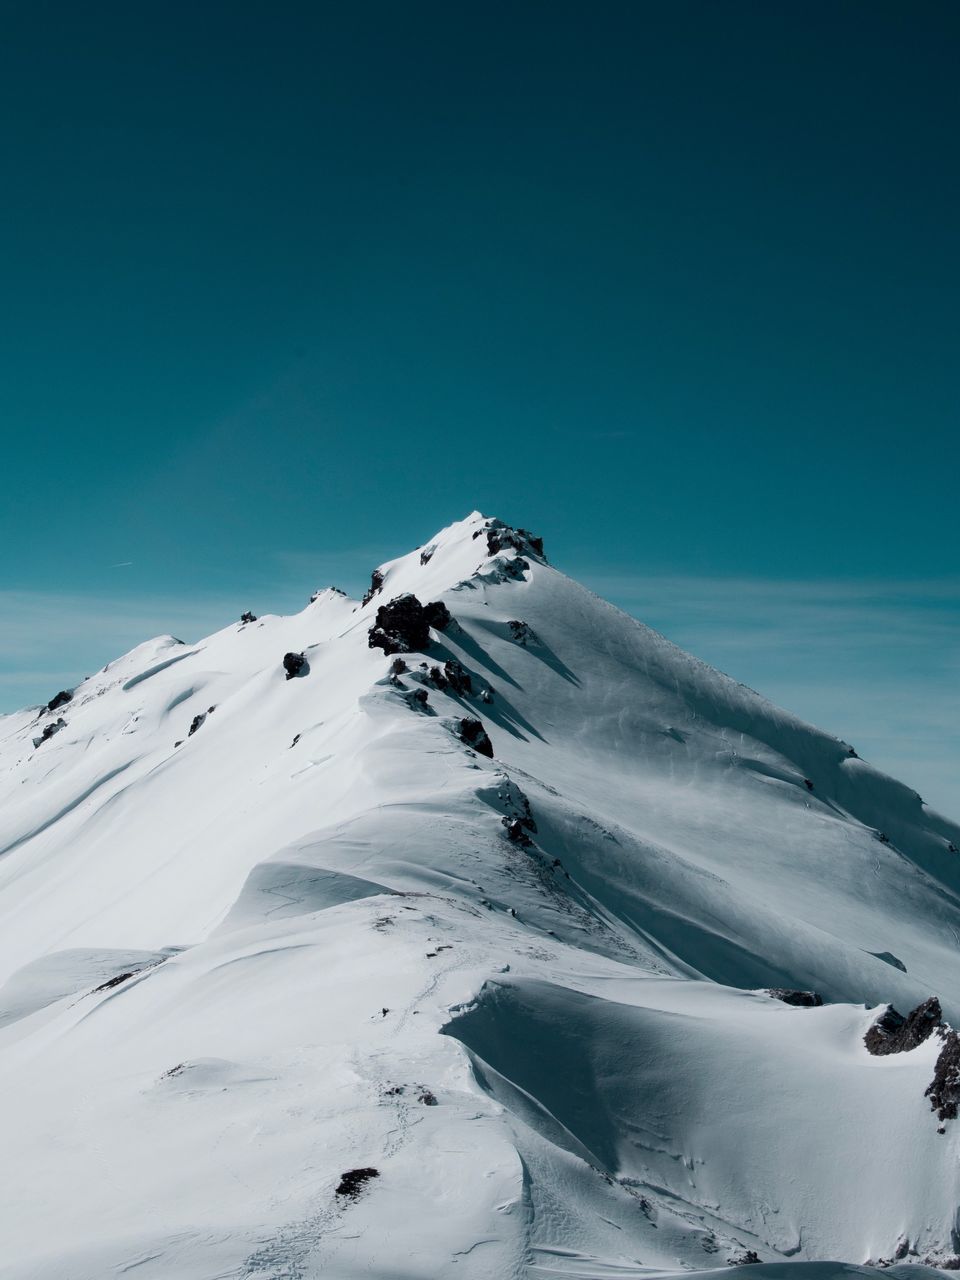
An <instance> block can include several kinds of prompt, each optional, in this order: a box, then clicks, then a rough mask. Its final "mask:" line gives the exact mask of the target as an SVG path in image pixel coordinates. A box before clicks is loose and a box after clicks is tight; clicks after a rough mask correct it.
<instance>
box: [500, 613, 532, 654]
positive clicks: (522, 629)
mask: <svg viewBox="0 0 960 1280" xmlns="http://www.w3.org/2000/svg"><path fill="white" fill-rule="evenodd" d="M507 626H508V627H509V628H510V639H511V640H514V641H516V643H517V644H522V645H523V646H524V648H526V646H527V645H528V644H536V643H537V633H536V632H535V631H534V629H533V627H531V626H530V624H529V623H527V622H524V621H523V620H522V619H521V618H511V619H510V621H509V622H508V623H507Z"/></svg>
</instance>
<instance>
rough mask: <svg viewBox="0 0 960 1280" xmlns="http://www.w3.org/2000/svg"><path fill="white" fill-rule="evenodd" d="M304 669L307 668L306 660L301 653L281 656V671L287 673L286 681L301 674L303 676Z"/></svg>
mask: <svg viewBox="0 0 960 1280" xmlns="http://www.w3.org/2000/svg"><path fill="white" fill-rule="evenodd" d="M304 668H306V669H307V670H309V668H307V660H306V658H305V657H304V656H303V654H302V653H285V654H284V655H283V669H284V671H285V672H286V673H287V679H288V680H292V679H293V678H294V676H298V675H300V674H301V673H304V674H305V671H304Z"/></svg>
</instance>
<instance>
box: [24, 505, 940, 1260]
mask: <svg viewBox="0 0 960 1280" xmlns="http://www.w3.org/2000/svg"><path fill="white" fill-rule="evenodd" d="M378 584H379V590H376V591H375V592H374V594H373V595H372V597H371V598H370V599H369V601H368V602H367V603H366V604H363V605H361V604H360V603H359V602H358V601H355V600H351V599H348V598H347V597H346V596H344V595H342V594H340V593H339V592H337V591H334V590H327V591H323V592H321V593H319V594H318V595H317V596H316V598H315V599H314V600H313V601H312V602H311V603H310V604H309V605H308V607H307V608H305V609H304V611H303V612H302V613H300V614H298V615H296V616H294V617H261V618H259V619H256V620H253V621H249V622H246V623H239V622H238V623H234V624H232V625H230V626H228V627H226V628H225V629H224V630H223V631H220V632H218V633H217V634H216V635H213V636H210V637H209V638H207V639H206V640H202V641H199V642H197V643H195V644H182V643H181V642H180V641H178V640H174V639H173V638H171V637H169V636H168V637H161V638H159V639H156V640H152V641H149V642H147V643H145V644H143V645H141V646H140V647H139V648H137V649H134V650H133V651H132V652H131V653H129V654H127V655H126V656H125V657H122V658H120V659H118V660H117V661H116V662H113V663H111V664H109V665H108V666H107V667H106V668H104V670H103V671H101V672H99V673H98V674H96V675H95V676H92V677H90V678H88V679H86V680H84V681H83V682H82V683H81V684H80V685H78V686H77V688H76V689H75V690H73V697H72V699H71V700H69V701H65V702H64V703H63V705H61V706H59V707H57V708H55V709H54V710H47V709H45V708H44V709H38V708H31V709H29V710H27V711H24V712H21V713H19V714H15V715H10V716H5V717H2V718H0V1151H2V1158H0V1178H2V1188H0V1276H3V1277H16V1278H17V1280H26V1278H27V1277H30V1278H31V1280H88V1278H89V1280H102V1278H103V1277H112V1276H120V1275H124V1276H133V1277H136V1280H161V1278H163V1280H166V1278H168V1277H177V1278H181V1277H182V1278H184V1280H214V1277H259V1278H261V1280H263V1278H267V1280H269V1278H270V1277H273V1278H276V1280H280V1278H284V1280H286V1278H290V1280H312V1278H313V1277H320V1276H323V1277H331V1278H333V1280H339V1278H341V1277H342V1278H344V1280H352V1278H353V1277H361V1276H363V1277H371V1276H372V1277H381V1278H383V1280H414V1278H417V1280H420V1278H427V1277H431V1278H433V1277H438V1278H439V1277H450V1276H456V1277H462V1278H463V1280H468V1278H470V1277H475V1278H477V1280H479V1278H481V1277H482V1278H483V1280H499V1278H500V1277H517V1278H519V1277H524V1278H530V1280H533V1278H540V1280H543V1278H545V1277H580V1278H581V1280H593V1278H597V1280H599V1278H600V1277H614V1276H616V1277H621V1278H622V1277H637V1276H641V1275H647V1274H649V1273H650V1272H654V1271H658V1272H677V1271H681V1270H684V1271H690V1270H707V1269H713V1268H722V1269H724V1271H725V1273H728V1272H729V1269H730V1266H731V1264H734V1265H735V1264H737V1263H743V1264H746V1263H747V1262H752V1260H753V1259H752V1255H756V1257H758V1258H759V1259H760V1262H761V1265H760V1266H756V1265H754V1266H753V1269H752V1270H751V1271H750V1272H748V1273H745V1274H747V1275H749V1276H750V1277H751V1280H759V1278H761V1277H764V1276H766V1275H767V1274H773V1273H771V1272H770V1267H769V1265H764V1264H780V1266H779V1268H776V1267H775V1269H776V1270H778V1271H779V1270H783V1269H784V1268H786V1267H788V1266H789V1267H790V1268H792V1271H791V1275H792V1274H793V1272H797V1273H798V1274H799V1273H801V1272H802V1273H803V1274H804V1275H805V1276H813V1277H815V1276H823V1277H834V1276H837V1275H839V1274H841V1273H848V1272H849V1273H851V1274H852V1273H853V1267H851V1266H839V1265H830V1266H825V1267H818V1266H816V1265H813V1264H816V1263H843V1264H854V1266H860V1265H861V1264H865V1263H868V1262H871V1263H875V1264H879V1263H881V1262H887V1261H894V1262H895V1263H896V1265H895V1267H894V1272H895V1274H898V1275H906V1274H908V1273H909V1265H910V1264H911V1263H917V1262H921V1261H923V1262H926V1263H928V1264H929V1263H938V1262H939V1263H944V1262H949V1261H950V1260H951V1259H952V1258H953V1257H954V1255H955V1254H956V1253H957V1251H958V1248H960V1235H958V1233H960V1225H958V1216H957V1215H958V1209H960V1165H958V1160H960V1150H958V1132H960V1121H952V1120H946V1121H944V1122H940V1121H938V1118H937V1115H936V1114H935V1113H934V1111H933V1110H932V1109H931V1103H930V1100H929V1098H927V1097H925V1090H926V1088H927V1086H928V1085H929V1084H930V1082H931V1080H932V1078H933V1074H934V1064H935V1062H936V1060H937V1056H938V1052H939V1049H940V1044H941V1039H940V1038H939V1037H938V1036H931V1037H930V1038H929V1039H927V1040H926V1041H925V1042H924V1043H922V1044H921V1045H920V1046H919V1047H917V1048H915V1049H912V1050H911V1051H909V1052H904V1053H897V1054H890V1055H888V1056H883V1057H874V1056H871V1054H869V1053H868V1052H867V1051H866V1049H865V1047H864V1043H863V1036H864V1033H865V1031H866V1030H867V1028H868V1027H869V1026H870V1025H871V1023H872V1022H873V1021H874V1020H875V1019H876V1017H877V1016H878V1014H879V1013H880V1012H881V1011H882V1010H881V1009H879V1008H877V1006H885V1005H886V1004H887V1003H892V1004H894V1005H895V1006H896V1007H897V1008H898V1009H899V1010H901V1012H903V1013H906V1012H907V1011H908V1010H909V1009H912V1008H913V1007H914V1006H915V1005H917V1004H919V1003H920V1002H921V1001H922V1000H924V999H925V998H926V997H927V996H930V995H937V996H939V998H940V1001H941V1003H942V1006H943V1013H944V1017H945V1018H946V1019H947V1020H948V1021H950V1022H952V1023H953V1024H954V1025H957V1024H958V1023H960V855H958V854H957V852H956V848H957V845H958V844H960V829H958V828H957V826H955V825H954V824H952V823H950V822H947V821H946V820H945V819H943V818H941V817H938V816H937V815H936V814H934V813H932V812H930V811H929V810H928V809H927V808H926V807H925V806H924V805H923V804H922V802H921V800H920V798H919V797H918V796H917V795H916V793H915V792H913V791H911V790H910V789H909V788H907V787H905V786H903V785H901V784H900V783H897V782H895V781H893V780H891V779H890V778H887V777H885V776H883V775H882V774H880V773H878V772H877V771H876V770H874V769H873V768H871V766H870V765H869V764H867V763H866V762H864V761H863V760H861V759H859V758H857V757H856V756H855V755H854V754H851V749H850V748H849V747H848V745H847V744H845V743H842V742H840V741H838V740H837V739H835V738H832V737H830V736H829V735H827V734H824V733H821V732H819V731H818V730H816V729H814V728H812V727H811V726H809V725H806V724H804V723H802V722H800V721H798V720H797V719H795V718H794V717H793V716H791V715H789V714H787V713H786V712H783V711H781V710H779V709H777V708H776V707H774V706H772V705H771V704H770V703H768V702H766V701H764V699H762V698H761V697H759V696H758V695H757V694H755V693H753V692H752V691H751V690H749V689H746V688H744V687H743V686H741V685H738V684H736V683H734V682H733V681H731V680H729V679H728V678H727V677H725V676H723V675H721V674H719V673H718V672H716V671H714V670H712V669H711V668H709V667H707V666H705V665H703V664H702V663H700V662H698V661H696V660H695V659H693V658H691V657H689V656H687V655H686V654H684V653H682V652H681V651H680V650H678V649H676V648H675V647H674V646H673V645H671V644H669V643H668V642H667V641H666V640H664V639H663V638H662V637H661V636H659V635H657V634H656V633H655V632H652V631H650V630H648V629H647V628H645V627H643V626H641V625H640V624H639V623H637V622H636V621H634V620H633V619H631V618H629V617H627V616H626V615H624V614H623V613H621V612H619V611H618V610H617V609H615V608H613V607H611V606H610V605H608V604H605V603H604V602H603V601H602V600H599V599H598V598H597V597H596V596H594V595H592V594H591V593H590V592H588V591H586V590H585V589H584V588H582V587H580V586H579V585H578V584H577V583H575V582H572V581H571V580H570V579H568V578H566V577H564V576H563V574H561V573H559V572H557V571H556V570H555V569H553V568H552V567H550V566H549V565H548V564H547V562H546V560H545V559H544V557H543V555H542V554H541V552H540V545H539V542H538V540H537V539H533V538H532V537H531V535H528V534H525V533H524V532H523V531H522V530H521V531H512V530H507V529H505V528H503V527H502V526H500V525H499V522H490V521H488V520H487V519H486V518H485V517H483V516H481V515H480V514H479V513H474V514H473V515H471V516H470V517H468V519H466V520H465V521H462V522H461V523H459V524H455V525H452V526H451V527H450V528H448V529H445V530H443V531H442V532H441V533H440V534H439V535H437V537H436V538H434V539H433V540H432V541H431V542H430V543H428V544H426V545H425V546H424V547H423V548H418V549H417V550H416V551H414V552H412V553H411V554H410V555H407V556H404V557H401V558H400V559H398V560H395V561H392V562H391V563H389V564H387V565H384V566H382V567H381V571H380V574H379V575H375V580H374V584H373V585H374V587H376V586H377V585H378ZM405 593H412V594H414V595H415V596H416V597H417V599H418V600H419V602H420V603H422V604H424V605H426V604H428V603H431V602H435V601H439V602H442V603H443V604H445V605H446V607H447V609H448V610H449V613H450V615H451V621H450V622H449V624H447V625H446V626H442V623H441V627H442V629H437V627H433V628H432V629H431V630H430V631H429V633H428V636H429V638H428V640H427V641H426V642H425V643H423V644H421V646H420V648H419V650H418V651H416V652H407V653H404V654H402V655H401V656H400V659H399V663H397V666H398V667H403V668H404V669H402V670H400V669H397V670H395V669H393V668H394V664H395V662H396V661H397V660H396V658H395V656H394V655H392V654H391V655H389V656H388V655H387V654H385V653H384V652H382V651H381V650H380V649H378V648H371V647H370V645H369V643H368V636H369V632H370V629H371V627H372V626H373V625H374V623H375V619H376V616H377V612H378V609H380V608H381V606H383V605H386V604H388V603H389V602H390V601H391V600H393V599H395V598H396V597H398V596H401V595H404V594H405ZM441 613H442V611H441ZM300 653H302V654H303V656H304V658H305V663H304V666H303V668H302V669H301V670H300V671H299V672H297V674H296V675H295V676H294V677H293V678H291V679H288V678H287V672H286V671H285V669H284V666H283V659H284V656H285V655H286V654H300ZM421 664H425V665H423V666H421ZM457 664H459V666H458V665H457ZM461 667H462V669H463V670H462V672H461V671H460V668H461ZM434 669H435V670H434ZM451 673H452V674H451ZM464 675H465V676H467V677H469V688H466V687H465V683H464V678H463V677H464ZM451 680H452V683H451ZM55 692H56V691H55V690H51V695H52V694H54V693H55ZM424 694H425V695H426V699H425V700H424ZM465 718H468V719H479V720H480V721H482V724H483V727H484V729H485V730H486V732H487V734H488V735H489V739H490V742H491V743H492V750H493V757H492V758H488V757H487V756H486V755H484V754H482V752H479V751H476V750H473V749H472V748H471V747H470V746H469V745H468V744H467V742H466V741H464V740H463V739H464V736H467V737H468V738H469V729H468V730H467V732H466V735H465V731H464V726H463V724H462V723H461V722H462V721H463V720H464V719H465ZM60 720H62V721H63V722H64V723H63V724H62V725H58V722H59V721H60ZM192 726H194V731H193V732H192V733H191V732H190V730H191V727H192ZM51 729H53V730H54V731H53V732H49V731H50V730H51ZM45 732H46V733H47V736H46V738H44V737H43V735H44V733H45ZM474 741H475V742H477V741H478V740H476V739H474ZM35 743H38V744H39V745H35ZM478 745H479V743H478ZM767 988H790V989H794V988H795V989H801V990H811V991H815V992H817V993H818V994H819V995H820V996H821V997H822V998H823V1001H824V1004H823V1006H822V1007H814V1008H806V1007H794V1006H791V1005H789V1004H786V1003H784V1002H783V1001H782V1000H779V999H776V998H774V997H772V996H771V995H769V994H767V991H766V989H767ZM350 1170H361V1171H366V1173H364V1174H362V1175H361V1176H360V1177H359V1178H355V1179H354V1180H353V1182H352V1183H351V1182H350V1181H349V1180H348V1181H347V1183H345V1184H342V1183H341V1178H342V1175H343V1174H344V1173H346V1172H348V1171H350ZM374 1171H375V1172H374ZM338 1188H340V1189H339V1190H338Z"/></svg>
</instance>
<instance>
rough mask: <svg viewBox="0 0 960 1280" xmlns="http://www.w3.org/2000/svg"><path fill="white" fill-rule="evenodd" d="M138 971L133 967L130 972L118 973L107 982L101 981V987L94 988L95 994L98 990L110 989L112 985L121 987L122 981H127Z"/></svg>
mask: <svg viewBox="0 0 960 1280" xmlns="http://www.w3.org/2000/svg"><path fill="white" fill-rule="evenodd" d="M135 972H136V971H135V970H133V969H131V970H130V972H129V973H118V974H117V975H116V977H114V978H108V979H107V980H106V982H101V983H100V985H99V987H94V988H93V994H94V995H96V994H97V992H98V991H109V990H110V989H111V988H112V987H119V985H120V983H121V982H126V980H127V979H128V978H132V977H133V975H134V973H135Z"/></svg>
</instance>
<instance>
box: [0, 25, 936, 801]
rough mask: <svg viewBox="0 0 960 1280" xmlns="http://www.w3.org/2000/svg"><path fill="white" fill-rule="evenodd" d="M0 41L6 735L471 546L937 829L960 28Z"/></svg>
mask: <svg viewBox="0 0 960 1280" xmlns="http://www.w3.org/2000/svg"><path fill="white" fill-rule="evenodd" d="M0 13H2V15H3V27H2V36H3V38H2V40H0V104H2V111H0V174H2V192H3V194H2V199H0V287H2V295H0V296H2V299H3V305H2V308H0V428H2V434H3V453H2V459H3V465H2V469H0V494H2V503H0V707H6V708H8V709H9V708H12V707H15V706H18V705H21V704H23V703H25V702H28V701H31V700H36V699H38V698H40V697H41V696H43V697H46V696H49V692H53V691H55V689H54V688H51V686H55V687H59V686H60V684H62V683H70V682H73V681H75V680H76V679H77V678H78V677H79V676H82V675H83V674H85V672H86V671H87V670H88V669H90V668H91V667H93V666H96V665H101V664H102V663H103V662H104V661H106V660H107V659H108V658H110V657H112V656H114V655H115V654H116V653H117V652H119V651H120V650H121V649H123V648H124V647H129V645H130V644H132V643H134V642H135V641H137V640H139V639H141V638H143V637H144V636H145V635H146V634H149V633H151V632H155V631H158V630H162V631H166V630H171V631H175V632H176V631H181V632H195V633H199V631H202V630H205V629H206V630H209V629H210V628H211V627H212V626H214V625H219V624H221V623H222V622H224V621H225V620H226V619H228V618H229V617H231V616H233V615H234V614H235V613H236V612H237V611H238V610H239V609H240V608H246V607H252V608H254V609H257V610H266V609H274V610H282V609H290V608H294V607H299V605H300V604H301V603H302V602H303V600H304V599H305V596H306V595H307V594H308V593H309V591H310V589H312V588H313V587H314V586H316V585H318V584H319V583H322V582H326V581H334V582H339V583H340V584H341V585H343V586H345V587H347V588H351V587H354V588H355V587H356V586H358V585H359V584H360V583H362V581H363V579H364V578H365V577H366V575H367V574H368V572H369V569H370V567H371V566H372V565H373V564H375V563H376V562H377V561H378V560H380V559H383V558H385V557H387V556H390V555H393V554H396V553H398V552H400V551H403V550H406V549H408V548H409V547H410V546H413V545H414V544H416V543H419V542H421V541H422V540H423V539H424V538H425V537H427V536H429V534H430V533H432V532H433V531H434V530H435V529H436V528H438V527H440V526H441V525H443V524H446V523H448V522H449V521H450V520H451V519H455V518H459V517H461V516H463V515H465V514H466V513H467V512H468V511H469V510H470V509H471V508H473V507H480V508H482V509H484V510H486V511H489V512H492V513H496V514H498V515H500V516H502V517H503V518H505V519H507V520H511V521H513V522H517V523H523V524H526V525H528V526H530V527H533V528H535V529H537V530H538V531H540V532H542V533H543V534H544V536H545V537H546V539H547V548H548V552H549V553H550V555H551V559H552V560H553V561H554V562H555V563H557V564H558V565H559V566H560V567H562V568H564V569H567V570H568V571H570V572H573V573H575V574H577V575H578V576H580V577H582V578H584V579H585V580H587V581H588V582H591V583H592V584H595V585H597V586H598V589H602V590H603V591H604V593H605V594H607V595H609V596H611V598H613V599H615V600H617V602H618V603H621V604H623V605H624V607H627V608H629V609H631V610H632V611H633V612H636V613H637V614H638V616H641V617H643V618H644V619H645V620H647V621H650V622H652V623H653V624H654V625H656V626H657V627H658V628H659V629H661V630H663V631H665V632H666V633H667V634H668V635H670V636H671V638H674V639H676V640H678V641H679V642H680V643H683V644H685V645H687V646H688V647H691V648H693V649H694V651H695V652H698V653H699V654H700V655H701V656H703V657H705V658H707V659H708V660H710V661H713V662H716V663H717V664H718V665H720V666H722V667H724V669H726V670H728V671H730V672H731V674H733V675H735V676H737V678H739V679H742V680H744V681H745V682H747V683H749V684H751V685H754V686H755V687H758V688H760V689H761V690H762V691H763V692H765V693H768V694H770V695H771V696H773V697H775V698H777V699H778V700H779V701H782V702H785V703H786V705H788V706H790V707H791V709H793V710H795V711H797V712H799V713H800V714H802V715H805V716H807V717H808V718H810V719H814V720H816V721H818V722H819V723H821V724H823V725H824V727H826V728H828V729H831V730H834V731H835V732H837V733H840V734H842V735H843V736H845V737H848V738H850V739H851V740H853V741H857V743H858V746H859V745H863V746H865V748H866V750H865V751H864V754H868V753H869V754H872V758H873V759H874V760H875V762H876V763H878V764H880V765H881V766H882V767H886V768H888V769H891V770H892V771H894V772H898V773H899V774H900V775H901V776H903V777H904V778H905V779H906V780H907V781H910V782H912V783H913V784H914V785H916V786H918V788H919V789H920V790H921V792H922V793H923V794H924V795H926V796H927V798H928V799H930V800H931V801H932V802H936V803H939V804H940V805H941V806H942V807H945V808H947V809H948V810H949V809H952V812H953V813H954V814H956V813H957V812H960V780H958V777H957V775H958V774H960V768H958V766H960V740H958V734H957V723H958V715H960V695H958V683H957V676H958V674H960V645H958V640H957V621H958V618H960V567H958V563H957V546H958V537H957V522H958V492H957V472H958V467H957V464H958V460H960V459H958V453H960V448H958V443H957V408H958V379H957V366H958V359H957V357H958V298H960V237H958V226H960V217H958V214H960V164H958V159H960V157H958V144H957V135H958V128H957V123H958V120H960V77H958V76H957V71H956V69H957V66H958V65H960V7H958V6H957V5H956V4H954V3H943V4H939V3H922V2H921V3H917V4H910V5H906V4H903V3H899V4H887V3H882V2H881V3H867V2H866V0H863V2H862V3H847V2H844V0H830V2H829V3H826V2H823V3H819V2H817V0H814V2H813V3H805V4H802V5H801V4H788V3H777V2H773V0H763V2H762V3H761V2H757V3H743V2H741V0H729V2H723V3H721V2H720V0H717V2H715V3H713V2H711V3H707V2H705V0H695V2H694V0H671V2H670V3H652V2H651V3H646V2H644V0H631V2H630V3H602V2H601V3H590V4H588V3H586V2H585V0H584V2H582V3H577V4H569V3H563V2H562V0H550V2H549V3H547V2H545V3H533V2H531V3H511V4H504V3H496V2H492V3H491V2H485V3H483V4H479V3H478V4H450V3H442V4H440V3H414V4H408V5H401V4H397V3H382V4H380V3H364V2H363V0H361V2H359V3H354V4H350V5H346V4H342V5H332V4H326V3H321V2H318V0H313V2H312V3H303V4H300V3H282V2H281V3H274V4H266V3H264V2H262V0H261V2H260V3H243V2H242V0H238V2H235V3H230V4H227V3H219V2H217V0H209V2H208V3H204V4H200V5H197V4H186V3H181V2H179V0H173V2H169V0H168V2H167V3H164V4H162V5H161V4H156V3H143V4H129V3H97V2H96V0H93V2H92V3H90V4H87V5H83V6H79V5H75V4H67V3H63V2H62V0H60V2H56V3H43V2H42V0H32V2H31V3H29V4H27V3H22V4H21V3H13V2H10V3H6V4H3V5H2V7H0ZM48 690H49V692H48Z"/></svg>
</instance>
